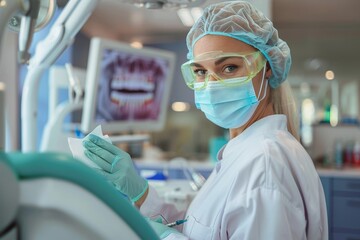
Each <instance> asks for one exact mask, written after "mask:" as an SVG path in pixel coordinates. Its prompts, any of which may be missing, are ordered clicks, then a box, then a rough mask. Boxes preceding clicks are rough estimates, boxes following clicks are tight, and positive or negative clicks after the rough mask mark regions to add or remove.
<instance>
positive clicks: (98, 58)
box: [81, 38, 175, 134]
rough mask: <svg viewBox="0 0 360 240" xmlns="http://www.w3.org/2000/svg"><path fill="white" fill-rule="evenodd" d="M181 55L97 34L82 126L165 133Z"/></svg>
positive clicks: (87, 129) (91, 54) (86, 127)
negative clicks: (174, 77)
mask: <svg viewBox="0 0 360 240" xmlns="http://www.w3.org/2000/svg"><path fill="white" fill-rule="evenodd" d="M174 65H175V54H174V53H173V52H170V51H165V50H161V49H153V48H148V47H144V48H140V49H139V48H134V47H132V46H131V45H129V44H126V43H122V42H118V41H112V40H106V39H101V38H92V40H91V43H90V51H89V59H88V65H87V76H86V86H85V97H84V108H83V114H82V121H81V129H82V131H83V132H84V133H89V132H91V131H92V130H93V129H94V128H95V127H96V126H97V125H101V126H102V129H103V131H104V132H106V133H110V134H111V133H114V134H115V133H127V134H128V133H129V132H139V131H149V132H151V131H159V130H161V129H163V127H164V124H165V118H166V113H167V109H168V101H169V94H170V89H171V88H170V87H171V82H172V79H173V74H174Z"/></svg>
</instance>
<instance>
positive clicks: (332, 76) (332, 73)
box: [325, 70, 335, 80]
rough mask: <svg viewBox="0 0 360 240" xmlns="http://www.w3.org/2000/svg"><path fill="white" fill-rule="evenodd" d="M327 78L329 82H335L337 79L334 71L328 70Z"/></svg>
mask: <svg viewBox="0 0 360 240" xmlns="http://www.w3.org/2000/svg"><path fill="white" fill-rule="evenodd" d="M325 77H326V79H327V80H333V79H334V78H335V74H334V72H333V71H331V70H328V71H326V72H325Z"/></svg>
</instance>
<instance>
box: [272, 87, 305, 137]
mask: <svg viewBox="0 0 360 240" xmlns="http://www.w3.org/2000/svg"><path fill="white" fill-rule="evenodd" d="M271 101H272V103H273V105H274V111H275V113H276V114H284V115H286V117H287V128H288V130H289V132H290V133H291V134H292V135H293V136H294V137H295V138H296V139H297V140H300V137H299V133H298V127H299V117H298V112H297V108H296V104H295V99H294V96H293V94H292V90H291V87H290V84H289V82H288V81H285V82H283V83H282V84H280V86H279V87H277V88H271Z"/></svg>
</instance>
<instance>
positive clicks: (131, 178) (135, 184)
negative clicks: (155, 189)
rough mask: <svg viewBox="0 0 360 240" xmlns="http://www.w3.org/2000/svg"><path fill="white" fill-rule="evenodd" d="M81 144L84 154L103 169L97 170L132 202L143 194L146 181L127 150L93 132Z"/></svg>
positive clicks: (146, 185) (146, 184)
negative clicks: (138, 171)
mask: <svg viewBox="0 0 360 240" xmlns="http://www.w3.org/2000/svg"><path fill="white" fill-rule="evenodd" d="M83 146H84V147H85V150H84V153H85V155H86V156H87V157H88V158H89V159H90V160H91V161H93V162H94V163H96V164H97V165H98V166H99V167H101V168H102V169H103V170H99V172H100V173H101V174H102V175H104V176H105V177H106V178H107V180H108V181H110V182H111V183H113V184H114V185H115V187H116V188H117V189H118V190H119V191H120V192H122V193H123V194H125V195H127V196H128V197H129V198H130V199H131V201H132V202H136V201H137V200H139V199H140V198H141V197H142V196H143V195H144V193H145V192H146V190H147V188H148V183H147V181H146V180H145V179H144V178H142V177H140V176H139V174H138V173H137V172H136V169H135V167H134V164H133V162H132V160H131V157H130V155H129V154H128V153H127V152H124V151H123V150H121V149H119V148H117V147H116V146H114V145H112V144H111V143H109V142H107V141H105V140H104V139H102V138H100V137H98V136H96V135H94V134H90V135H89V136H88V137H86V138H85V139H84V140H83Z"/></svg>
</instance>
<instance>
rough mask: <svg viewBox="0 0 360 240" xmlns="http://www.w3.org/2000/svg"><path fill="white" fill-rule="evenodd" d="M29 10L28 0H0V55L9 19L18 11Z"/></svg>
mask: <svg viewBox="0 0 360 240" xmlns="http://www.w3.org/2000/svg"><path fill="white" fill-rule="evenodd" d="M29 8H30V5H29V0H0V54H1V48H2V44H1V43H2V39H3V34H4V32H5V27H6V26H7V24H8V22H9V19H10V17H11V16H12V15H13V14H14V13H16V12H18V11H20V12H27V11H28V10H29ZM23 38H24V37H23Z"/></svg>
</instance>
